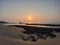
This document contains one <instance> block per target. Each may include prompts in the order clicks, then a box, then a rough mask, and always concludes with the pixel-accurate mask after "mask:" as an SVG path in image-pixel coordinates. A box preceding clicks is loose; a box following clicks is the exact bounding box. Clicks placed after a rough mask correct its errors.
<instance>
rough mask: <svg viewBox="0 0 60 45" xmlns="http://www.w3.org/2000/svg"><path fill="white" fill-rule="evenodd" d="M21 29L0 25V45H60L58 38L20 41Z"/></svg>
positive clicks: (59, 37)
mask: <svg viewBox="0 0 60 45" xmlns="http://www.w3.org/2000/svg"><path fill="white" fill-rule="evenodd" d="M22 31H24V29H23V28H16V27H8V26H5V25H0V45H60V36H59V35H58V34H57V37H56V38H54V39H47V40H43V39H39V40H38V41H37V42H30V41H24V40H22V38H21V36H22V35H23V34H22Z"/></svg>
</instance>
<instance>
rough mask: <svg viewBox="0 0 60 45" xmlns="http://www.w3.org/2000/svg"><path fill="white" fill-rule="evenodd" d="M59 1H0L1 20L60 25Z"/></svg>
mask: <svg viewBox="0 0 60 45" xmlns="http://www.w3.org/2000/svg"><path fill="white" fill-rule="evenodd" d="M59 4H60V1H59V0H0V20H3V21H9V22H19V21H23V22H29V20H28V18H29V17H31V18H32V19H31V22H39V23H60V5H59Z"/></svg>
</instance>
